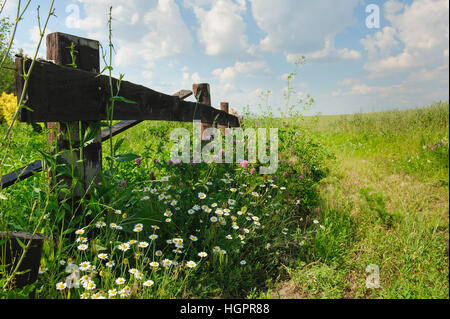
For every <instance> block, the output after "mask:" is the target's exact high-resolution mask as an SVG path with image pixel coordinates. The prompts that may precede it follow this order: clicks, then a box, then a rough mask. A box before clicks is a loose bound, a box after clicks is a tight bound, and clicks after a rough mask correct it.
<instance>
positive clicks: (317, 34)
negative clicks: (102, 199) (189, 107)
mask: <svg viewBox="0 0 450 319" xmlns="http://www.w3.org/2000/svg"><path fill="white" fill-rule="evenodd" d="M17 1H18V0H7V5H6V9H5V11H4V12H3V13H2V15H7V14H14V10H15V6H16V4H17ZM0 2H1V0H0ZM22 2H25V1H22ZM49 3H50V1H38V0H32V1H31V4H30V7H29V9H28V12H27V14H26V15H25V17H24V20H23V21H22V22H21V24H20V26H19V30H18V34H17V37H16V41H15V48H23V49H24V50H25V52H28V53H31V52H33V51H32V50H33V47H34V46H35V44H36V39H37V38H38V32H37V27H36V26H37V21H36V7H37V5H38V4H39V5H40V6H41V8H40V12H41V18H42V16H44V15H45V12H46V10H47V8H48V5H49ZM369 5H376V7H377V8H379V21H380V23H379V25H378V26H377V27H375V28H368V26H367V24H366V19H367V17H368V16H370V17H374V14H375V13H376V12H374V11H370V12H366V8H367V7H368V6H369ZM109 6H113V18H114V21H113V41H114V44H115V46H116V50H117V52H116V56H115V59H114V66H115V74H116V75H118V74H119V73H124V74H125V80H128V81H131V82H134V83H138V84H142V85H145V86H147V87H150V88H152V89H155V90H158V91H160V92H163V93H167V94H171V93H173V92H176V91H178V90H180V89H191V88H192V84H193V83H200V82H208V83H210V84H211V94H212V102H213V106H215V107H218V105H219V103H220V102H223V101H227V102H229V103H230V106H231V107H232V108H234V109H236V110H237V111H238V112H242V111H243V109H244V107H246V106H247V105H248V106H249V107H250V110H252V111H258V104H262V105H263V106H264V105H266V102H265V100H263V99H261V94H262V93H263V92H266V91H267V90H270V91H271V95H270V98H269V104H270V105H271V106H272V108H273V110H274V111H276V110H277V108H278V107H283V106H284V105H285V99H284V97H283V92H284V91H285V90H286V87H287V79H286V77H287V75H288V74H289V73H290V72H292V71H293V70H294V68H295V65H294V62H295V61H296V59H297V58H298V57H299V56H302V55H304V56H305V57H306V63H305V64H304V65H303V66H302V67H301V68H300V69H299V70H298V74H297V76H296V77H295V79H294V81H293V82H292V88H293V89H294V90H295V92H294V94H293V98H292V101H293V102H294V101H296V100H298V99H302V98H305V97H306V96H307V95H308V94H309V95H310V96H311V97H313V98H314V99H315V103H314V104H313V106H312V107H311V108H310V109H309V110H308V111H307V112H306V113H305V114H308V115H311V114H316V113H322V114H343V113H354V112H371V111H378V110H386V109H405V108H411V107H419V106H424V105H428V104H430V103H432V102H435V101H439V100H448V95H449V94H448V84H449V83H448V74H449V69H448V54H449V4H448V2H447V1H443V0H409V1H397V0H388V1H380V0H340V1H335V0H318V1H309V0H277V1H274V0H128V1H120V0H56V1H55V8H56V12H55V14H56V16H57V17H52V18H51V19H50V22H49V25H48V31H49V32H56V31H58V32H65V33H70V34H74V35H78V36H82V37H88V38H92V39H96V40H99V41H100V42H101V43H102V44H103V45H105V46H106V43H107V42H106V39H107V36H108V32H107V25H106V22H107V15H108V8H109ZM375 17H376V16H375ZM40 55H41V56H45V45H43V48H42V50H41V51H40Z"/></svg>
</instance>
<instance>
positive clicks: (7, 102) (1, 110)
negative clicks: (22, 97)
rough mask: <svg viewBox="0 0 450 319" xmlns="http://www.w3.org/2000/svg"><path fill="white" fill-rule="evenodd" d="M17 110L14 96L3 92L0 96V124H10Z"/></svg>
mask: <svg viewBox="0 0 450 319" xmlns="http://www.w3.org/2000/svg"><path fill="white" fill-rule="evenodd" d="M16 109H17V98H16V96H15V95H14V94H7V93H5V92H3V93H2V95H0V122H2V121H6V122H7V123H8V124H11V120H12V118H13V116H14V113H15V112H16Z"/></svg>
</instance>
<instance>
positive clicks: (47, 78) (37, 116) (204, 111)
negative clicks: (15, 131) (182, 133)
mask: <svg viewBox="0 0 450 319" xmlns="http://www.w3.org/2000/svg"><path fill="white" fill-rule="evenodd" d="M17 59H19V61H16V68H17V73H18V76H19V77H20V74H21V73H22V71H23V70H22V68H21V67H20V66H21V65H22V63H23V61H21V60H22V58H17ZM30 64H31V61H30V60H27V61H26V62H25V68H26V69H28V67H29V65H30ZM117 81H118V80H117V79H113V87H116V83H117ZM119 95H120V96H121V97H124V98H126V99H127V100H130V101H134V102H135V104H131V103H126V102H124V101H123V100H122V101H120V100H116V102H115V106H114V116H113V119H114V120H160V121H179V122H191V121H194V120H200V121H201V122H203V123H214V122H216V123H217V124H221V125H227V126H231V127H238V126H239V120H238V118H237V117H235V116H233V115H230V114H227V113H226V112H224V111H221V110H217V109H215V108H213V107H211V106H209V105H205V104H201V103H195V102H188V101H183V100H181V99H180V98H179V97H177V96H170V95H167V94H163V93H160V92H157V91H154V90H152V89H149V88H146V87H144V86H142V85H137V84H133V83H131V82H127V81H122V83H121V89H120V92H119ZM27 96H28V99H27V103H26V105H27V107H29V108H31V109H32V110H33V111H32V112H31V111H29V110H27V109H25V108H22V109H21V114H20V120H21V121H22V122H55V121H58V122H61V121H98V120H106V119H107V116H106V105H107V103H108V102H109V100H110V99H111V96H110V89H109V78H108V77H107V76H104V75H96V74H93V73H91V72H86V71H83V70H78V69H73V68H70V67H65V66H60V65H55V64H52V63H47V62H43V61H36V63H35V65H34V69H33V72H32V74H31V76H30V79H29V83H28V90H27Z"/></svg>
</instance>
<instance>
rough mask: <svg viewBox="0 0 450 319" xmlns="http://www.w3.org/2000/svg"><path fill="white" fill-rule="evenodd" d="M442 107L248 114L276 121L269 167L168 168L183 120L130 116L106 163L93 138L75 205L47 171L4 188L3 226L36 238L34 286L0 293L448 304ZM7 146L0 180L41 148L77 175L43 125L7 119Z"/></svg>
mask: <svg viewBox="0 0 450 319" xmlns="http://www.w3.org/2000/svg"><path fill="white" fill-rule="evenodd" d="M448 112H449V107H448V102H445V103H436V104H433V105H431V106H428V107H424V108H421V109H414V110H407V111H389V112H380V113H373V114H354V115H340V116H315V117H304V116H296V117H290V118H283V119H277V118H274V117H272V116H261V117H259V118H253V117H247V118H245V117H244V122H243V127H244V128H248V127H253V128H256V127H277V128H278V129H279V141H280V142H279V143H280V145H279V160H280V161H279V168H278V170H277V172H276V173H275V174H273V175H260V174H258V173H257V169H258V167H259V165H260V163H258V162H257V163H245V162H241V163H234V164H222V163H219V164H215V163H213V164H207V163H200V164H194V163H192V164H177V163H174V162H172V161H171V159H170V153H169V150H170V148H171V146H172V144H171V142H168V138H167V137H168V135H169V133H170V131H171V130H172V129H174V128H178V127H185V128H188V129H190V128H191V125H192V124H186V123H184V124H181V123H172V122H144V123H141V124H139V125H138V126H136V127H134V128H132V129H130V130H128V131H127V132H126V133H123V134H120V135H118V136H117V137H114V139H113V144H112V145H113V146H114V147H113V152H114V156H111V154H110V152H111V148H110V147H109V145H107V144H109V143H104V145H103V154H104V161H103V163H104V174H103V175H104V176H103V180H102V183H101V184H100V185H97V186H92V189H91V192H90V196H86V197H83V198H82V199H81V203H74V202H73V201H71V200H70V198H71V196H70V195H71V193H72V192H73V191H74V187H75V186H70V185H57V186H56V189H52V185H51V184H50V183H49V180H48V178H47V174H46V173H45V172H44V173H39V174H37V175H36V176H34V177H33V178H29V179H27V180H25V181H22V182H20V183H18V184H16V185H14V186H12V187H10V188H7V189H5V190H2V193H1V194H2V198H1V200H0V212H1V215H0V227H1V230H2V231H5V230H14V231H26V232H33V231H37V232H39V233H43V234H44V235H45V236H46V240H45V243H44V250H43V255H42V262H41V270H40V274H39V277H38V281H37V282H36V283H35V284H34V285H32V286H31V287H27V288H25V289H22V290H17V289H16V290H13V289H9V288H11V287H12V284H13V280H11V279H12V278H11V274H10V273H6V272H5V270H4V269H2V271H3V273H2V277H1V279H0V283H1V286H2V289H1V290H0V292H1V293H0V295H1V296H2V297H3V298H18V297H26V296H27V294H28V293H29V292H30V291H31V290H33V289H34V290H35V291H36V297H37V298H252V299H255V298H448V297H449V292H448V236H449V233H448V228H449V226H448V225H449V221H448V175H449V174H448V133H449V131H448V130H449V126H448V115H449V114H448ZM6 129H7V126H6V124H1V125H0V134H2V135H3V134H4V133H5V131H6ZM11 141H12V144H11V147H10V151H9V152H7V153H6V154H5V153H2V154H1V155H2V157H4V158H5V160H4V162H3V163H4V164H3V167H2V168H1V170H2V174H5V173H7V172H10V171H13V170H14V169H17V168H19V167H21V166H23V165H25V164H27V163H29V162H31V161H34V160H36V159H40V158H44V157H45V158H46V159H47V161H48V163H49V165H50V169H53V170H55V171H58V172H60V173H61V174H63V173H64V172H65V173H66V174H72V177H75V179H76V176H75V175H76V173H75V172H73V170H72V171H70V170H69V172H68V171H67V170H65V169H64V164H61V163H58V162H57V161H56V160H55V159H53V160H52V157H51V155H49V154H47V153H46V151H45V150H47V149H48V148H49V145H48V144H47V140H46V132H45V129H44V131H43V132H41V133H38V132H35V130H33V128H32V127H31V126H28V125H26V124H18V125H17V126H15V127H14V130H13V131H12V138H11ZM246 143H247V145H248V143H251V142H250V141H248V140H246ZM112 159H113V162H114V168H113V169H111V167H110V164H111V160H112ZM57 194H60V195H59V196H61V194H66V195H67V196H66V197H65V198H64V199H63V200H61V198H58V195H57ZM369 265H376V266H377V267H378V268H379V277H378V278H379V286H378V288H368V287H367V283H366V279H367V278H368V276H370V275H371V274H372V273H371V272H370V271H369V272H367V271H368V269H367V267H368V266H369ZM68 266H69V267H68ZM68 277H70V278H68Z"/></svg>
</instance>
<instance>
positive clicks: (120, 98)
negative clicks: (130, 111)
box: [111, 96, 137, 104]
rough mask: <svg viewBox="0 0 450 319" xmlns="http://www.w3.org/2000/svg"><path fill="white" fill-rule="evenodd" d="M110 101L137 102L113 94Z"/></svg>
mask: <svg viewBox="0 0 450 319" xmlns="http://www.w3.org/2000/svg"><path fill="white" fill-rule="evenodd" d="M111 101H119V102H124V103H128V104H137V102H134V101H131V100H128V99H126V98H124V97H123V96H113V97H112V98H111Z"/></svg>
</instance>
